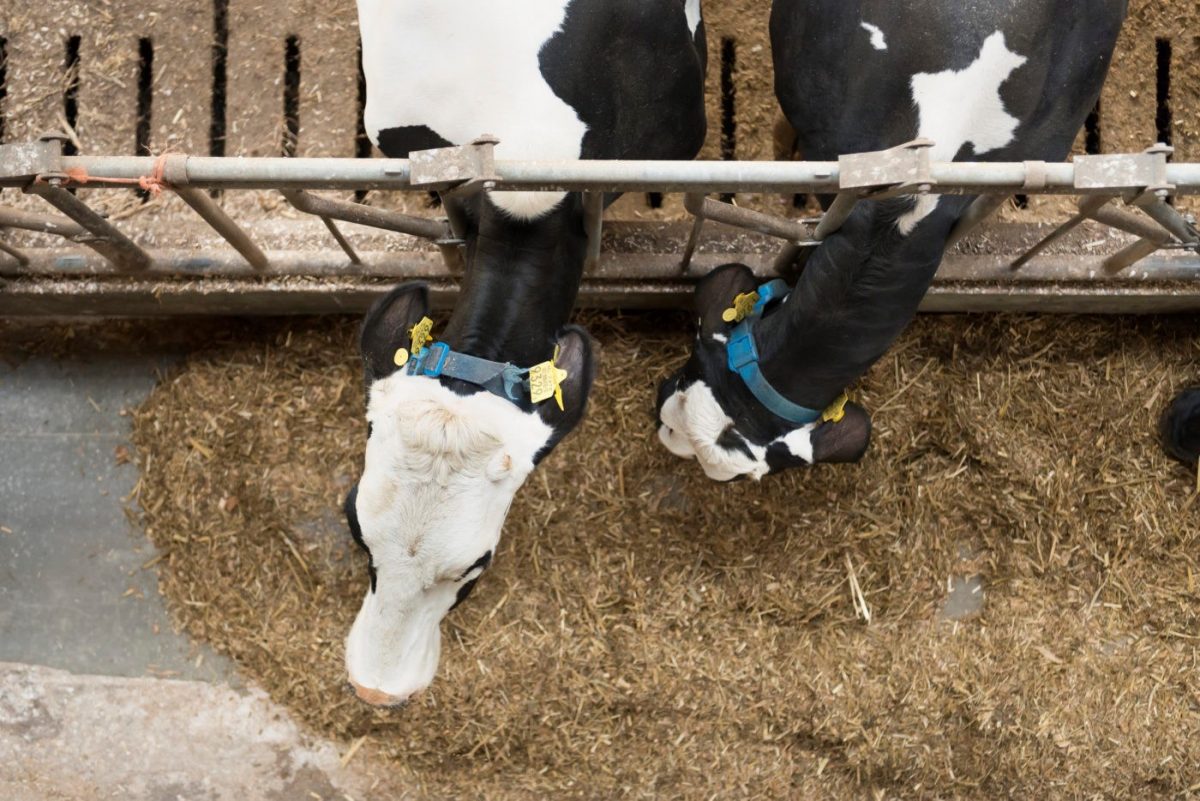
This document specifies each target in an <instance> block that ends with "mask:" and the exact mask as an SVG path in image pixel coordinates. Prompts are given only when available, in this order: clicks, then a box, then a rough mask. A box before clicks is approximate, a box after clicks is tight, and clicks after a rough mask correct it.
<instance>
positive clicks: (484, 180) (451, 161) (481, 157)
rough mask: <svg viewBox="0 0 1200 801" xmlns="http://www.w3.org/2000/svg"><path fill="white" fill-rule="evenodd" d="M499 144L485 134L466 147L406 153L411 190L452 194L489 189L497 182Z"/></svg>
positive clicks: (458, 146)
mask: <svg viewBox="0 0 1200 801" xmlns="http://www.w3.org/2000/svg"><path fill="white" fill-rule="evenodd" d="M499 142H500V140H499V139H497V138H496V137H494V136H492V135H490V134H484V135H483V136H481V137H479V138H478V139H476V140H475V141H473V142H471V143H470V144H467V145H456V146H454V147H438V148H434V149H433V150H415V151H413V152H412V153H409V154H408V168H409V182H410V183H411V185H412V187H413V188H414V189H428V190H431V191H437V192H448V193H452V194H455V195H472V194H475V193H476V192H479V191H481V190H491V188H492V187H493V186H495V184H496V181H498V180H500V178H499V176H497V175H496V167H495V163H496V162H495V155H494V153H495V147H496V145H497V144H498V143H499Z"/></svg>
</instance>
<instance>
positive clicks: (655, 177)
mask: <svg viewBox="0 0 1200 801" xmlns="http://www.w3.org/2000/svg"><path fill="white" fill-rule="evenodd" d="M62 164H63V169H64V170H70V169H77V168H78V169H85V170H87V172H88V174H89V176H91V178H92V180H93V181H95V180H97V179H100V180H102V179H103V178H124V179H129V178H139V177H142V176H146V175H151V174H153V171H154V168H155V159H154V158H152V157H149V156H64V157H63V158H62ZM184 169H185V171H186V176H187V181H186V183H187V184H190V185H193V186H198V187H203V188H223V189H239V188H242V189H257V188H296V189H300V188H307V189H383V188H392V189H403V188H406V187H409V186H410V185H411V182H410V173H409V165H408V161H407V160H406V159H353V158H221V157H211V156H188V157H187V160H186V163H185V165H184ZM1029 169H1030V168H1029V167H1028V166H1027V165H1026V164H1025V163H1024V162H936V163H934V164H931V165H930V177H931V179H932V180H933V181H934V182H936V184H935V186H934V187H933V190H932V191H934V192H938V193H942V194H976V193H980V192H1008V193H1014V194H1015V193H1018V192H1025V193H1028V194H1102V193H1107V194H1111V193H1112V188H1109V187H1104V188H1095V189H1093V188H1083V189H1079V188H1076V186H1075V165H1073V164H1069V163H1048V164H1045V165H1044V166H1039V167H1038V174H1037V175H1036V176H1034V175H1031V173H1030V171H1029ZM1165 170H1166V181H1167V182H1168V183H1170V184H1172V185H1174V187H1175V190H1174V191H1175V192H1176V193H1177V194H1195V193H1200V163H1172V164H1167V165H1166V168H1165ZM495 172H496V174H497V176H498V178H497V180H496V185H495V188H496V189H499V190H565V191H596V192H646V191H658V192H696V191H704V192H780V193H797V192H831V191H836V190H837V189H838V174H839V172H838V165H837V163H836V162H828V161H827V162H803V161H795V162H792V161H789V162H778V161H619V160H611V161H602V160H591V161H496V163H495ZM1043 173H1044V174H1043ZM1043 179H1044V183H1043ZM5 180H6V181H7V185H11V186H19V185H21V182H20V179H19V178H10V179H5ZM95 185H98V184H95ZM1130 188H1131V189H1134V188H1138V187H1130Z"/></svg>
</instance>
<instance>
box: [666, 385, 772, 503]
mask: <svg viewBox="0 0 1200 801" xmlns="http://www.w3.org/2000/svg"><path fill="white" fill-rule="evenodd" d="M659 418H660V419H661V421H662V425H660V426H659V427H658V438H659V441H660V442H662V444H663V445H664V446H665V447H666V449H667V450H669V451H670V452H671V453H673V454H675V455H676V456H679V457H682V458H684V459H690V458H695V459H696V460H697V461H699V462H700V467H702V468H703V469H704V474H705V475H707V476H708V477H709V478H711V479H713V480H715V481H728V480H730V479H732V478H737V477H738V476H750V477H751V478H753V479H755V480H757V479H760V478H762V477H763V476H765V475H766V474H767V473H768V472H770V468H769V467H767V461H766V456H767V449H766V448H763V447H762V446H759V445H755V444H754V443H752V442H749V441H746V445H747V447H748V448H749V449H750V452H751V454H753V458H749V457H747V456H746V454H744V453H741V452H739V451H734V450H728V449H726V448H723V447H721V446H720V445H718V444H717V439H718V438H720V436H721V434H722V433H724V431H725V429H727V428H729V426H731V425H733V420H732V419H731V418H730V417H729V415H727V414H725V410H724V409H722V408H721V404H719V403H717V399H716V396H714V395H713V392H712V390H711V389H709V387H708V384H705V383H704V382H703V381H697V382H695V383H694V384H691V385H690V386H688V388H687V389H685V390H683V391H682V392H675V393H674V394H672V395H671V397H669V398H667V400H666V402H665V403H664V404H663V407H662V409H661V410H660V411H659Z"/></svg>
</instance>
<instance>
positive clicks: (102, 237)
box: [25, 183, 150, 271]
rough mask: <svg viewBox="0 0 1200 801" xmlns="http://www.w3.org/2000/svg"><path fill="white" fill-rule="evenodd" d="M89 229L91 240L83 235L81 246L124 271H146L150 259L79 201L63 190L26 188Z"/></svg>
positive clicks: (51, 187) (37, 186)
mask: <svg viewBox="0 0 1200 801" xmlns="http://www.w3.org/2000/svg"><path fill="white" fill-rule="evenodd" d="M25 191H27V192H30V193H32V194H35V195H38V196H40V197H41V198H43V199H44V200H45V201H46V202H47V203H49V204H50V205H52V206H54V207H55V208H56V209H58V210H59V211H61V212H62V213H63V214H65V215H67V216H68V217H70V218H71V219H72V220H74V221H75V222H77V223H79V224H80V225H81V226H83V227H84V228H86V229H87V232H88V233H90V234H91V236H90V237H84V236H80V237H79V238H78V241H79V242H80V243H81V244H84V245H87V246H88V247H90V248H92V249H93V250H95V251H96V252H97V253H99V254H100V255H102V256H104V257H105V258H106V259H108V260H109V261H111V262H112V263H113V264H115V265H117V266H118V267H120V268H122V269H124V270H130V271H133V270H144V269H146V268H147V267H149V266H150V256H149V255H148V254H147V253H146V251H144V250H142V249H141V248H140V247H138V246H137V244H136V243H134V241H133V240H132V239H130V238H129V237H127V236H125V234H123V233H121V232H120V231H119V230H117V229H116V228H114V227H113V225H112V224H111V223H109V222H108V220H105V219H104V218H103V217H101V216H100V215H99V214H97V213H96V212H94V211H92V209H91V208H90V207H89V206H88V205H87V204H86V203H84V202H83V201H82V200H80V199H79V198H77V197H75V196H74V195H72V194H71V193H70V192H68V191H67V190H65V189H62V188H61V187H58V186H54V185H52V184H38V183H35V184H33V185H31V186H29V187H27V188H26V190H25Z"/></svg>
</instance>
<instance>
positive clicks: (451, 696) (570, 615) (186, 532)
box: [135, 315, 1200, 798]
mask: <svg viewBox="0 0 1200 801" xmlns="http://www.w3.org/2000/svg"><path fill="white" fill-rule="evenodd" d="M586 322H587V323H588V324H589V326H590V328H591V330H592V332H593V334H594V335H595V336H596V337H597V339H598V341H599V343H600V345H601V348H602V361H601V365H602V371H601V377H600V379H599V381H598V384H597V387H596V391H595V392H594V394H593V397H592V403H591V407H590V414H589V417H588V418H587V420H586V422H585V424H584V425H583V426H582V428H581V429H580V430H579V431H578V432H576V434H574V435H573V436H572V437H570V438H569V439H568V440H566V441H565V442H564V444H563V445H561V446H560V447H559V449H558V451H557V452H556V453H554V454H553V455H552V456H551V457H550V458H549V459H548V460H547V461H546V463H545V464H544V465H543V466H542V467H541V468H540V469H539V470H538V471H537V472H536V473H535V474H534V475H533V476H532V478H531V479H530V481H529V483H528V484H527V485H526V486H525V488H524V489H523V490H522V491H521V493H520V494H519V495H518V497H517V500H516V502H515V503H514V505H513V508H512V513H511V515H510V517H509V519H508V523H507V525H506V528H505V533H504V537H503V540H502V543H501V547H500V549H499V552H498V554H497V558H496V561H495V564H494V567H493V569H492V570H490V571H489V572H488V574H487V576H486V577H485V578H484V579H483V580H482V581H481V582H480V585H479V587H478V588H477V590H476V592H475V594H474V595H473V597H472V599H471V600H470V601H469V602H468V603H467V604H465V605H463V606H462V607H460V608H459V609H458V610H456V611H455V612H454V613H453V614H452V615H451V616H450V618H449V619H448V621H447V624H446V625H445V627H444V632H445V634H446V637H445V647H444V650H443V656H442V665H441V668H440V670H439V675H438V678H437V680H436V682H435V684H434V686H433V687H432V689H431V690H430V691H429V692H428V693H427V694H426V695H425V696H424V697H423V698H422V699H421V700H420V701H418V702H416V703H414V704H412V705H410V706H409V707H407V708H404V709H400V710H392V711H384V712H377V711H372V710H368V709H366V708H365V707H363V706H362V705H360V704H359V703H358V702H357V701H356V700H355V699H353V697H352V696H350V695H348V694H347V693H346V692H345V690H344V687H343V685H344V674H343V669H342V639H343V637H344V636H345V633H346V631H347V630H348V627H349V625H350V622H351V620H352V618H353V615H354V613H355V612H356V611H357V608H358V604H359V601H360V600H361V595H362V593H363V592H364V591H365V589H366V582H367V575H366V564H365V557H363V556H362V555H360V554H359V553H358V552H357V551H356V549H355V548H354V546H353V544H352V543H351V541H350V538H349V535H348V534H347V533H346V531H345V527H344V524H343V523H342V522H341V520H340V515H339V508H340V502H341V499H342V497H343V496H344V494H345V492H346V490H347V489H348V488H349V486H350V485H351V484H352V482H353V481H354V480H355V477H356V475H357V472H358V470H359V462H360V458H361V449H362V445H363V437H364V434H365V424H364V421H363V419H362V403H363V396H362V389H361V385H360V378H359V369H358V365H357V361H356V355H355V349H354V334H355V331H354V326H355V323H354V322H353V321H328V320H327V321H307V322H292V323H277V324H272V325H271V327H269V328H267V329H266V330H260V332H259V333H257V334H256V335H254V336H251V337H245V338H242V339H240V340H238V341H229V342H226V343H224V344H221V345H218V346H214V347H211V348H209V349H207V350H205V351H203V352H198V353H196V354H195V355H194V356H193V357H191V358H190V359H189V360H188V361H187V362H186V363H185V364H183V365H182V366H181V367H180V368H179V369H177V370H176V371H175V372H174V373H173V374H172V375H170V376H169V377H168V378H167V379H166V380H165V381H164V382H163V383H162V384H161V385H160V386H159V387H158V388H157V389H156V390H155V392H154V393H153V395H152V396H151V397H150V399H149V400H148V401H147V403H146V404H145V405H144V406H143V407H142V408H141V409H140V410H139V411H138V413H137V415H136V430H135V437H136V443H137V446H138V450H139V452H140V453H139V458H140V461H141V467H142V481H141V484H140V486H139V490H138V501H139V502H140V504H141V506H142V507H143V509H144V510H145V512H144V514H145V524H146V526H147V531H148V532H149V534H150V536H151V537H152V538H153V540H154V541H155V543H156V544H157V545H158V546H159V547H160V548H162V549H163V550H164V551H165V554H166V555H165V558H164V559H163V561H162V562H161V563H160V568H161V570H162V573H161V576H162V579H161V583H162V589H163V591H164V593H165V594H166V596H167V598H168V600H169V603H170V606H171V608H172V611H173V614H174V615H175V616H176V619H177V620H178V621H179V622H180V623H181V624H182V625H183V626H184V627H185V628H186V629H187V630H188V631H189V632H191V633H192V634H194V635H196V636H198V637H200V638H202V639H204V640H206V641H208V642H210V643H212V644H213V645H214V646H215V647H216V648H217V649H218V650H220V651H223V652H225V653H227V654H229V655H231V656H232V657H233V658H234V659H235V660H236V661H237V663H238V664H239V665H240V666H241V668H242V670H244V672H245V673H246V674H247V675H248V676H249V677H250V678H252V679H253V680H255V681H257V682H260V683H261V684H263V686H265V687H266V688H267V689H268V690H269V691H270V693H271V694H272V696H273V697H274V698H275V699H276V700H278V701H280V702H282V703H284V704H286V705H287V706H289V707H290V708H291V709H292V710H294V711H295V712H296V713H297V714H298V715H300V716H301V717H302V718H303V719H305V720H306V721H307V722H308V723H309V724H311V725H312V726H313V727H314V728H315V729H317V730H319V731H321V732H323V733H326V734H331V735H334V736H339V737H344V738H347V739H349V738H354V737H360V736H362V735H364V734H366V735H370V738H369V741H368V742H369V744H370V746H369V747H370V748H372V749H374V751H375V753H382V754H384V755H385V756H387V757H390V758H391V759H392V760H393V762H394V765H395V770H396V780H397V782H398V783H399V784H400V785H407V786H412V785H414V784H415V785H418V786H420V787H421V788H422V789H424V790H425V791H426V792H427V793H428V794H429V795H431V796H434V797H457V798H469V797H487V798H522V797H550V796H552V797H582V798H607V797H613V796H615V795H622V794H628V795H633V796H638V797H672V798H673V797H681V798H708V797H713V796H734V797H748V796H752V795H754V796H760V797H772V798H780V797H789V796H790V797H812V798H861V797H864V796H867V797H871V796H872V794H874V797H884V796H886V797H889V798H890V797H952V796H961V797H970V798H985V797H1000V796H1007V795H1009V794H1012V795H1013V796H1016V797H1031V796H1035V795H1040V796H1044V797H1049V798H1056V797H1086V796H1091V795H1093V794H1104V795H1106V796H1111V797H1124V798H1146V797H1171V796H1176V795H1183V794H1186V793H1188V792H1189V788H1190V792H1193V793H1194V792H1197V791H1198V790H1200V767H1198V765H1200V659H1198V654H1197V647H1198V646H1200V626H1198V625H1197V610H1198V609H1200V589H1198V587H1197V582H1198V580H1200V564H1198V563H1197V559H1198V558H1200V533H1198V523H1200V503H1196V502H1195V499H1196V493H1195V487H1194V478H1193V477H1192V476H1191V475H1189V474H1188V473H1187V471H1185V470H1183V469H1182V468H1180V467H1179V466H1178V465H1175V464H1173V463H1171V462H1169V461H1167V460H1166V458H1165V457H1163V456H1162V455H1161V454H1160V451H1159V449H1158V447H1157V445H1156V443H1155V440H1154V424H1155V419H1156V416H1157V413H1158V411H1159V410H1160V409H1161V408H1162V407H1163V405H1164V404H1165V402H1166V401H1167V400H1168V399H1169V397H1170V396H1171V394H1172V393H1173V391H1175V390H1176V389H1177V388H1179V387H1180V386H1182V385H1183V384H1184V383H1185V382H1187V381H1188V380H1194V379H1195V378H1196V376H1197V373H1198V372H1200V370H1197V364H1198V363H1200V362H1198V360H1197V355H1198V354H1200V324H1197V323H1196V322H1194V321H1187V320H1183V319H1160V320H1150V319H1143V320H1132V319H1094V318H1083V319H1071V320H1066V319H1063V318H1034V317H1014V316H989V317H969V316H957V317H941V318H935V317H923V318H921V319H920V320H919V321H918V322H917V323H916V324H915V325H914V326H913V328H912V329H911V330H910V332H909V333H908V334H907V335H906V336H905V337H904V338H903V340H902V341H901V343H900V344H899V345H898V347H897V348H896V349H895V350H894V352H893V353H891V354H890V355H889V356H887V357H886V358H885V359H884V360H883V361H882V362H881V363H880V364H879V365H878V366H877V367H876V369H875V370H874V371H873V372H872V373H871V374H870V376H869V378H868V380H867V381H865V382H864V384H863V386H862V387H861V388H860V389H859V392H858V395H859V397H860V398H861V399H862V400H863V402H864V404H865V405H866V407H867V408H868V409H870V410H871V411H872V413H873V414H874V418H875V423H876V437H875V440H874V444H873V445H872V447H871V450H870V452H869V454H868V456H867V458H866V460H865V461H864V462H863V464H861V465H858V466H837V467H832V466H831V467H819V468H816V469H813V470H809V471H806V472H805V471H797V472H793V473H791V474H787V475H784V476H781V477H772V478H769V479H767V480H766V481H764V482H763V483H761V484H754V483H750V482H742V483H738V484H734V485H726V486H718V485H714V484H712V483H710V482H708V481H707V480H706V479H704V478H703V476H702V475H701V473H700V471H699V469H698V468H697V467H696V466H695V465H693V464H685V463H682V462H679V461H677V460H675V459H674V458H673V457H671V456H669V455H668V454H667V453H666V452H665V451H664V450H663V449H662V448H661V447H660V446H659V445H658V444H657V443H656V442H655V441H654V439H653V436H652V434H653V427H652V423H651V409H652V403H653V395H654V389H655V386H656V384H657V381H658V380H659V378H660V377H662V376H663V375H665V374H666V372H668V370H669V369H670V368H671V367H672V366H674V365H676V364H677V363H678V362H679V360H680V358H681V356H682V354H683V353H684V351H685V348H686V347H687V344H688V337H689V334H688V332H687V330H686V327H687V323H686V320H685V319H684V318H683V317H680V316H669V317H668V316H662V315H657V316H655V315H646V316H626V317H624V318H619V317H615V316H611V315H609V316H599V315H596V316H591V317H589V318H588V319H587V320H586ZM665 332H673V333H665ZM972 574H979V575H981V576H982V581H983V583H984V587H985V594H986V603H985V605H984V609H983V611H982V613H981V614H980V615H979V616H977V617H974V618H971V619H967V620H962V621H947V620H944V619H942V617H941V614H940V612H941V608H942V605H943V604H944V602H945V599H946V596H947V593H948V586H949V584H950V582H951V581H952V580H953V578H954V577H961V576H966V575H972ZM851 577H853V582H856V583H857V586H858V587H860V588H861V601H859V602H857V603H856V600H855V594H854V593H853V592H852V590H851V585H852V581H851ZM864 603H865V607H866V611H869V616H870V622H866V621H865V620H864V616H865V615H864V609H863V604H864Z"/></svg>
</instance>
